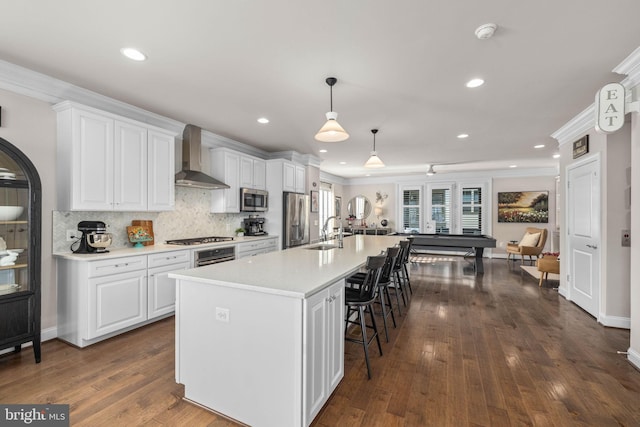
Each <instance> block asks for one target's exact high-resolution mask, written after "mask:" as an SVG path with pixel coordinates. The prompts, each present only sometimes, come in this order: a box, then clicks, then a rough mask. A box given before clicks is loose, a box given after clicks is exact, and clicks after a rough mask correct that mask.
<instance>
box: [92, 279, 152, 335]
mask: <svg viewBox="0 0 640 427" xmlns="http://www.w3.org/2000/svg"><path fill="white" fill-rule="evenodd" d="M88 297H89V300H88V302H89V304H88V306H87V308H88V321H89V328H88V333H87V338H88V339H92V338H97V337H99V336H101V335H106V334H109V333H111V332H115V331H118V330H120V329H124V328H127V327H129V326H133V325H135V324H137V323H140V322H144V321H145V320H147V270H146V269H144V270H138V271H133V272H130V273H122V274H116V275H109V276H104V277H100V278H97V279H89V295H88Z"/></svg>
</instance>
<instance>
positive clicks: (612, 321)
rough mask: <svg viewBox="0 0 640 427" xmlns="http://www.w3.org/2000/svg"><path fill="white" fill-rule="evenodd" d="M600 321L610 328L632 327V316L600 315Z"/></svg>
mask: <svg viewBox="0 0 640 427" xmlns="http://www.w3.org/2000/svg"><path fill="white" fill-rule="evenodd" d="M598 321H599V322H600V323H601V324H602V325H603V326H607V327H610V328H620V329H631V318H629V317H618V316H603V315H601V316H600V319H598Z"/></svg>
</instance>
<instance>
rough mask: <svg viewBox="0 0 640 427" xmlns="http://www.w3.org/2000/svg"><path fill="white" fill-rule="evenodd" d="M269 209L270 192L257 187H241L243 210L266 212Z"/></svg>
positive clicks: (241, 207) (241, 209)
mask: <svg viewBox="0 0 640 427" xmlns="http://www.w3.org/2000/svg"><path fill="white" fill-rule="evenodd" d="M268 209H269V193H268V192H267V191H264V190H256V189H255V188H241V189H240V211H241V212H266V211H267V210H268Z"/></svg>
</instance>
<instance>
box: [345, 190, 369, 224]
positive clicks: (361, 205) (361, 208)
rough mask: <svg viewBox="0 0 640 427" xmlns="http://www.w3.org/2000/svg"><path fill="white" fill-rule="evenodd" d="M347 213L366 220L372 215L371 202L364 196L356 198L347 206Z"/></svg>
mask: <svg viewBox="0 0 640 427" xmlns="http://www.w3.org/2000/svg"><path fill="white" fill-rule="evenodd" d="M347 211H348V212H349V215H353V216H355V217H356V219H365V218H367V217H368V216H369V215H370V214H371V202H370V201H369V199H367V198H366V197H365V196H363V195H362V194H360V195H357V196H354V197H352V198H351V200H349V203H348V204H347Z"/></svg>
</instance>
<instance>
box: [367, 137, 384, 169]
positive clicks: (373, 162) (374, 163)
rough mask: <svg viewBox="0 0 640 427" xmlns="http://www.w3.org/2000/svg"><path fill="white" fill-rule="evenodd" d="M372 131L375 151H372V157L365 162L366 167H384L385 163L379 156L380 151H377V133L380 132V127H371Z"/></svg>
mask: <svg viewBox="0 0 640 427" xmlns="http://www.w3.org/2000/svg"><path fill="white" fill-rule="evenodd" d="M371 133H372V134H373V151H372V152H371V157H369V160H367V162H366V163H365V164H364V167H365V168H383V167H384V163H382V160H380V157H378V153H376V133H378V129H371Z"/></svg>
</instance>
